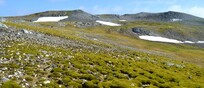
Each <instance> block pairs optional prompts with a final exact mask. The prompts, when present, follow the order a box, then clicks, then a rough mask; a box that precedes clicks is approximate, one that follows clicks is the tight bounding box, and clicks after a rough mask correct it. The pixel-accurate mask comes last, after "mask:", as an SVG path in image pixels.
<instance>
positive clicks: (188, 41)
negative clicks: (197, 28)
mask: <svg viewBox="0 0 204 88" xmlns="http://www.w3.org/2000/svg"><path fill="white" fill-rule="evenodd" d="M184 43H191V44H193V43H195V42H192V41H184Z"/></svg>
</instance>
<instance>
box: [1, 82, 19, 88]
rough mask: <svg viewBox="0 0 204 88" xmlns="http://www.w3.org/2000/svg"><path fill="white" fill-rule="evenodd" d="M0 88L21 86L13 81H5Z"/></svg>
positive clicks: (17, 87)
mask: <svg viewBox="0 0 204 88" xmlns="http://www.w3.org/2000/svg"><path fill="white" fill-rule="evenodd" d="M0 88H21V86H20V85H18V84H17V83H16V82H14V81H7V82H5V83H3V84H2V86H0Z"/></svg>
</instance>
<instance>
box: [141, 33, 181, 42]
mask: <svg viewBox="0 0 204 88" xmlns="http://www.w3.org/2000/svg"><path fill="white" fill-rule="evenodd" d="M139 38H140V39H143V40H149V41H156V42H167V43H183V42H182V41H178V40H175V39H168V38H164V37H157V36H146V35H143V36H139Z"/></svg>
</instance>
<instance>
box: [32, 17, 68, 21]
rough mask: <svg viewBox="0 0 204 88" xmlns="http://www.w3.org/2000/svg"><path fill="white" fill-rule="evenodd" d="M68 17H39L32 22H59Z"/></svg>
mask: <svg viewBox="0 0 204 88" xmlns="http://www.w3.org/2000/svg"><path fill="white" fill-rule="evenodd" d="M66 18H68V16H60V17H40V18H38V20H36V21H33V22H58V21H60V20H63V19H66Z"/></svg>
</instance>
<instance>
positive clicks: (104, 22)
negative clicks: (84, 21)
mask: <svg viewBox="0 0 204 88" xmlns="http://www.w3.org/2000/svg"><path fill="white" fill-rule="evenodd" d="M96 22H97V23H100V24H103V25H107V26H121V24H117V23H112V22H106V21H100V20H97V21H96Z"/></svg>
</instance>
